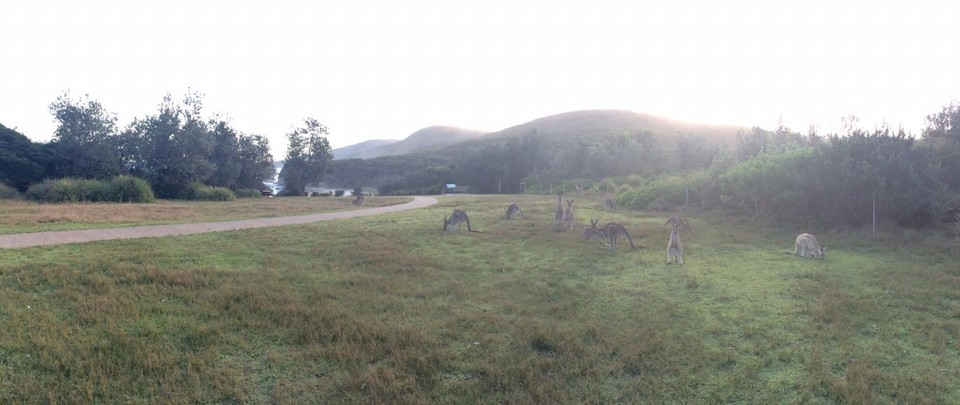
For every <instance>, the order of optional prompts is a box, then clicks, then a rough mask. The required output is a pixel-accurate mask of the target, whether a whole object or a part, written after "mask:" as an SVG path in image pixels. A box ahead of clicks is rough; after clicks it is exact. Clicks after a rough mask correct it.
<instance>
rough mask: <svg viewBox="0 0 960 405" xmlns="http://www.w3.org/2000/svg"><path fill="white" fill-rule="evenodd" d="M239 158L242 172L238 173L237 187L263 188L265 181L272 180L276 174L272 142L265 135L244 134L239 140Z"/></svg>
mask: <svg viewBox="0 0 960 405" xmlns="http://www.w3.org/2000/svg"><path fill="white" fill-rule="evenodd" d="M238 144H239V151H238V159H239V166H240V173H239V174H238V175H237V181H236V186H237V188H253V189H258V190H259V189H261V188H262V187H263V182H265V181H267V180H272V179H273V177H274V176H275V175H276V173H275V172H274V168H273V156H272V155H271V154H270V142H269V141H268V140H267V137H265V136H263V135H243V136H240V139H239V140H238Z"/></svg>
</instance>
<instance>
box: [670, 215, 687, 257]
mask: <svg viewBox="0 0 960 405" xmlns="http://www.w3.org/2000/svg"><path fill="white" fill-rule="evenodd" d="M673 218H677V217H672V218H670V219H673ZM668 222H669V221H668ZM683 224H684V222H683V221H681V220H680V218H677V221H676V223H675V224H674V225H673V227H672V229H673V230H671V231H670V241H668V242H667V264H670V263H671V262H677V263H679V264H680V265H683V245H681V244H680V228H682V227H683Z"/></svg>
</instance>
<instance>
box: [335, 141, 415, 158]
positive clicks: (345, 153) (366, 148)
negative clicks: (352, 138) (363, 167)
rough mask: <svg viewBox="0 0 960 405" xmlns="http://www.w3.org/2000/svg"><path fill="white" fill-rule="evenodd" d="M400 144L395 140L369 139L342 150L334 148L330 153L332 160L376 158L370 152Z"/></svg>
mask: <svg viewBox="0 0 960 405" xmlns="http://www.w3.org/2000/svg"><path fill="white" fill-rule="evenodd" d="M397 142H400V141H398V140H396V139H371V140H369V141H363V142H360V143H356V144H353V145H349V146H344V147H342V148H336V149H334V150H333V151H332V153H333V158H334V159H353V158H362V159H368V158H372V157H377V156H380V155H376V154H374V153H371V152H372V151H374V150H376V149H378V148H381V147H383V146H386V145H390V144H393V143H397Z"/></svg>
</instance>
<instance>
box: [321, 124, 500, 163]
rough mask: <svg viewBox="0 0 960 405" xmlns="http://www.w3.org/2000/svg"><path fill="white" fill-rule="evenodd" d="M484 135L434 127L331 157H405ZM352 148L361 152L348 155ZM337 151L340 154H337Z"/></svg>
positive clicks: (463, 130) (348, 147)
mask: <svg viewBox="0 0 960 405" xmlns="http://www.w3.org/2000/svg"><path fill="white" fill-rule="evenodd" d="M484 134H486V133H485V132H482V131H475V130H472V129H463V128H456V127H448V126H440V125H436V126H432V127H427V128H423V129H421V130H419V131H417V132H414V133H413V134H410V136H408V137H406V138H405V139H404V140H402V141H367V142H361V143H358V144H355V145H351V146H346V147H343V148H339V149H335V150H334V151H333V156H334V158H336V159H349V158H362V159H370V158H375V157H380V156H393V155H406V154H409V153H414V152H424V151H429V150H434V149H441V148H444V147H447V146H450V145H453V144H457V143H460V142H463V141H468V140H471V139H477V138H480V137H481V136H483V135H484ZM368 142H381V143H382V144H381V145H379V146H371V145H365V144H367V143H368ZM367 146H370V147H367ZM354 148H356V149H358V150H361V152H359V153H350V152H351V151H352V150H353V149H354ZM344 149H347V153H344V152H343V150H344ZM338 151H340V152H339V153H338Z"/></svg>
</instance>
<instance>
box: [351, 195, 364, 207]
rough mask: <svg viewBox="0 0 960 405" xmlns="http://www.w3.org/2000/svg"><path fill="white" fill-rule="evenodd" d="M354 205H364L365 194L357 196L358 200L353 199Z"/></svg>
mask: <svg viewBox="0 0 960 405" xmlns="http://www.w3.org/2000/svg"><path fill="white" fill-rule="evenodd" d="M353 205H363V194H357V198H354V199H353Z"/></svg>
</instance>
